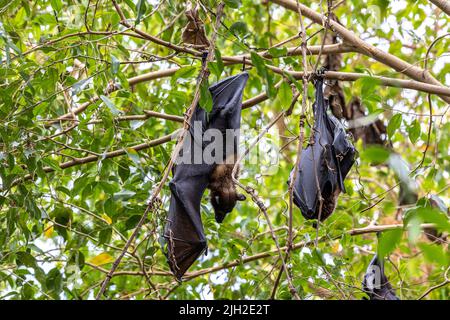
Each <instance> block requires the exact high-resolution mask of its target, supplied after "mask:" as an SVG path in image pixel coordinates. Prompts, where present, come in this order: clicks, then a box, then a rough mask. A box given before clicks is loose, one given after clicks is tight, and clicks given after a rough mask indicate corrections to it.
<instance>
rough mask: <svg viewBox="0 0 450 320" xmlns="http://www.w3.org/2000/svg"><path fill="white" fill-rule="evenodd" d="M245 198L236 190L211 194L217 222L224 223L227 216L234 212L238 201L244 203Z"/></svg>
mask: <svg viewBox="0 0 450 320" xmlns="http://www.w3.org/2000/svg"><path fill="white" fill-rule="evenodd" d="M244 200H245V196H244V195H243V194H240V193H237V192H236V190H231V189H227V190H220V191H218V192H212V193H211V204H212V206H213V208H214V214H215V218H216V221H217V222H218V223H222V222H223V220H224V219H225V217H226V215H227V214H228V213H230V212H231V211H233V209H234V207H235V206H236V203H237V201H244Z"/></svg>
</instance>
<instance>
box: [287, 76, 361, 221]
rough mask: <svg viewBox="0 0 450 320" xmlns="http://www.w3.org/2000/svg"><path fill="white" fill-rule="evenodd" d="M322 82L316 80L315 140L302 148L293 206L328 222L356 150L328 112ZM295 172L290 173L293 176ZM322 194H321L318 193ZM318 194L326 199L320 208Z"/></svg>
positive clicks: (307, 217) (337, 122)
mask: <svg viewBox="0 0 450 320" xmlns="http://www.w3.org/2000/svg"><path fill="white" fill-rule="evenodd" d="M327 109H328V101H327V100H325V99H324V97H323V81H322V80H321V79H318V80H317V81H316V100H315V102H314V120H315V121H314V128H313V130H314V133H313V141H312V143H311V144H309V145H308V146H307V147H306V148H304V149H303V151H302V155H301V158H300V163H299V166H298V168H294V169H293V170H298V174H297V179H296V181H295V183H294V203H295V204H296V205H297V206H298V207H299V208H300V210H301V212H302V215H303V216H304V217H305V218H306V219H319V218H320V220H321V221H323V220H325V219H326V218H327V217H329V216H330V215H331V213H332V212H333V211H334V208H335V206H336V202H337V198H338V195H339V193H340V192H341V191H345V188H344V182H343V180H344V179H345V177H346V175H347V173H348V171H349V170H350V167H351V166H352V164H353V161H354V160H353V159H354V154H355V150H354V148H353V146H352V145H351V143H350V142H349V141H348V140H347V136H346V134H345V129H344V127H343V126H342V124H341V123H340V122H339V120H337V119H336V118H335V117H334V116H333V115H331V114H328V113H327ZM292 174H293V173H291V176H292ZM319 191H320V193H319ZM319 195H320V196H322V198H323V203H322V206H320V202H319Z"/></svg>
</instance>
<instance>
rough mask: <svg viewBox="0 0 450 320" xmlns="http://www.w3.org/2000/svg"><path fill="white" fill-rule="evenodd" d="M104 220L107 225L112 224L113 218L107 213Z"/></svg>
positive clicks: (103, 216)
mask: <svg viewBox="0 0 450 320" xmlns="http://www.w3.org/2000/svg"><path fill="white" fill-rule="evenodd" d="M102 218H103V219H104V220H105V221H106V223H108V224H111V223H112V220H111V218H110V217H109V216H108V215H107V214H106V213H104V214H102Z"/></svg>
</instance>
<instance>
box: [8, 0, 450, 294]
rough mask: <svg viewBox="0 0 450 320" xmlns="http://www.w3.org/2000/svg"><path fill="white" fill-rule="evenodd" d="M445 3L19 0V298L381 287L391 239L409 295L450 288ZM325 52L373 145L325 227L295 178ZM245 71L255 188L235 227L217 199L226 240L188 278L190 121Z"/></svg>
mask: <svg viewBox="0 0 450 320" xmlns="http://www.w3.org/2000/svg"><path fill="white" fill-rule="evenodd" d="M444 2H445V1H428V0H418V1H412V0H398V1H386V0H367V1H358V0H344V1H337V0H328V1H310V0H307V1H303V0H302V1H296V0H272V1H269V0H258V1H251V0H223V2H220V1H216V0H192V1H191V2H189V3H187V2H185V1H174V0H159V1H158V0H112V1H111V0H36V1H27V0H0V17H1V20H0V61H1V64H0V124H1V125H0V297H2V299H95V298H96V297H97V298H100V299H105V298H111V299H219V298H220V299H269V298H276V299H295V298H300V299H362V298H363V297H366V296H367V295H366V293H364V292H363V290H362V288H361V283H362V280H363V278H364V274H365V272H366V269H367V267H368V265H369V263H370V261H371V260H372V257H373V256H374V254H375V253H377V254H378V256H380V257H382V258H383V259H384V261H385V269H386V270H385V272H386V275H387V277H388V279H389V282H390V283H391V285H392V286H393V288H394V289H395V291H396V294H397V296H398V297H400V298H401V299H448V297H449V293H450V290H449V287H448V283H449V282H450V274H449V265H450V255H449V251H448V239H447V238H446V233H449V232H450V221H449V217H448V209H447V208H448V206H449V203H450V202H449V201H450V191H449V190H450V152H449V150H450V148H449V145H450V123H449V122H448V120H449V113H448V109H449V106H450V105H449V103H450V87H449V86H450V73H449V72H450V58H449V52H448V51H449V50H448V48H449V47H450V10H449V7H448V5H447V6H445V3H444ZM194 8H195V11H196V12H197V16H196V17H195V19H194V20H195V21H196V24H195V28H194V29H193V30H194V31H193V33H192V34H187V33H186V30H188V29H189V28H187V25H188V22H189V21H192V20H189V15H186V13H189V12H191V13H192V12H193V11H192V10H194ZM191 9H192V10H191ZM191 27H192V26H191ZM191 27H190V28H191ZM196 28H197V29H196ZM189 30H191V29H189ZM193 42H195V43H194V44H193ZM204 52H209V56H208V61H207V63H206V64H205V65H204V66H205V67H207V69H208V70H206V69H205V68H202V56H203V53H204ZM322 67H325V71H324V74H323V77H324V78H325V80H326V83H327V86H326V89H325V94H326V96H327V98H328V99H329V101H330V106H331V112H333V114H334V115H335V116H336V117H338V118H339V119H341V121H342V122H343V123H344V124H345V126H346V127H347V128H348V131H349V134H351V136H352V137H353V142H354V145H355V147H356V149H357V151H358V153H357V159H356V163H355V164H354V166H353V168H352V170H351V171H350V173H349V175H348V177H347V179H346V180H345V187H346V191H347V192H346V193H343V194H340V196H339V200H338V203H337V206H336V209H335V211H334V213H333V214H332V215H331V217H330V218H328V219H327V220H325V221H324V222H322V223H320V224H318V228H316V226H317V221H314V220H305V219H304V218H303V217H302V215H301V214H300V210H299V209H298V208H297V207H296V206H293V205H292V202H291V201H290V191H289V185H288V183H287V180H288V178H289V174H290V172H291V169H292V167H293V166H294V165H295V164H296V161H297V156H298V151H299V149H300V150H301V148H299V147H298V146H299V145H300V147H301V146H303V147H306V146H307V145H308V143H309V142H310V140H309V137H310V136H311V134H312V133H313V131H312V130H311V128H312V126H313V123H314V118H313V111H312V106H313V102H314V86H313V85H312V80H313V78H314V76H315V75H316V74H317V72H318V71H319V70H320V69H321V68H322ZM242 69H246V70H247V71H248V73H249V79H248V83H247V85H246V88H245V91H244V102H243V110H242V120H241V144H242V150H244V149H245V148H248V147H249V146H250V144H251V143H253V142H255V146H254V147H253V148H251V150H250V151H249V154H248V155H247V156H246V157H245V159H244V160H243V161H242V164H241V170H240V171H241V173H240V177H239V181H240V184H241V185H242V186H245V187H249V189H248V190H250V191H251V193H250V194H249V195H248V196H247V200H246V201H244V202H240V203H239V204H238V206H237V207H236V208H235V209H234V210H233V212H232V213H231V214H229V215H228V216H227V217H226V218H225V220H224V222H223V223H221V224H218V223H217V222H216V221H215V219H214V212H213V210H212V207H211V205H210V203H209V201H208V199H207V197H206V196H205V197H203V201H202V205H201V209H202V210H201V216H202V221H203V225H204V229H205V233H206V237H207V240H208V254H207V255H204V256H201V257H200V258H199V259H198V260H197V261H196V262H195V263H194V265H193V266H192V267H191V268H190V269H189V272H188V273H187V274H186V276H185V279H184V280H183V281H182V282H178V281H177V280H176V279H175V278H174V276H173V275H172V273H171V272H170V269H169V267H168V264H167V261H166V257H165V256H164V254H163V252H162V242H161V235H162V233H163V228H164V225H165V223H166V218H167V211H168V207H169V201H170V190H169V187H168V182H169V181H170V178H171V175H170V169H171V167H172V164H173V163H172V161H171V158H172V153H173V151H174V149H175V147H176V146H177V137H178V135H177V133H180V132H184V131H183V128H185V127H186V119H188V118H187V117H188V116H189V108H190V106H191V105H197V103H196V102H197V100H198V101H199V105H200V106H201V107H202V108H205V109H206V110H210V109H211V106H212V100H211V96H210V94H209V92H208V90H207V88H208V85H210V84H213V83H214V82H216V81H218V80H220V79H222V78H224V77H227V76H230V75H235V74H237V73H239V72H241V70H242ZM275 120H276V121H275ZM180 129H181V131H180ZM266 131H267V132H266ZM258 201H259V202H258ZM149 202H150V203H149ZM144 213H145V214H144ZM291 226H292V229H291V228H290V227H291ZM114 262H116V263H114ZM284 263H285V265H286V269H287V270H288V274H287V275H288V276H286V272H284V268H283V264H284ZM108 275H109V276H111V279H110V281H109V278H108ZM105 279H108V280H107V281H105Z"/></svg>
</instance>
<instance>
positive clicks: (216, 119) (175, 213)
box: [162, 72, 248, 279]
mask: <svg viewBox="0 0 450 320" xmlns="http://www.w3.org/2000/svg"><path fill="white" fill-rule="evenodd" d="M247 79H248V74H247V72H243V73H240V74H238V75H235V76H232V77H228V78H226V79H223V80H221V81H220V82H218V83H216V84H214V85H212V86H211V87H210V88H209V91H210V92H211V95H212V100H213V107H212V110H211V112H210V113H209V114H208V113H207V112H206V111H205V110H204V109H203V108H201V107H200V106H199V105H198V106H197V108H196V109H195V112H194V115H193V117H192V118H191V126H190V130H189V134H188V136H186V139H185V141H184V146H183V150H182V152H183V155H182V157H183V159H191V162H189V161H181V162H180V161H177V163H176V165H175V166H174V168H173V179H172V180H171V181H170V183H169V187H170V191H171V194H172V196H171V199H170V206H169V213H168V217H167V222H166V226H165V229H164V235H163V239H162V240H163V242H164V246H165V248H164V251H165V255H166V257H167V260H168V264H169V266H170V269H171V270H172V272H173V273H174V275H175V276H176V277H177V279H181V277H182V276H183V275H184V274H185V272H186V271H187V270H188V268H189V267H190V266H191V265H192V264H193V263H194V262H195V260H196V259H197V258H198V257H199V256H200V255H201V254H202V253H203V252H205V251H206V249H207V243H206V238H205V233H204V229H203V224H202V220H201V215H200V204H201V200H202V196H203V193H204V192H205V189H206V188H207V186H208V182H209V176H210V174H211V172H212V170H213V168H214V165H215V164H214V163H212V164H209V163H206V162H205V161H204V159H203V157H202V158H201V161H200V163H198V162H194V156H195V155H196V154H197V157H198V150H199V148H198V146H200V151H201V152H202V151H203V150H204V149H205V147H207V146H210V144H212V143H214V142H215V140H214V139H211V140H212V141H210V142H208V141H206V142H204V141H203V139H202V136H203V133H205V132H206V130H208V129H217V130H220V132H221V133H222V134H223V136H225V134H226V129H239V128H240V125H241V109H242V95H243V90H244V88H245V85H246V82H247ZM195 122H197V127H198V124H199V123H201V126H200V127H201V130H200V131H201V133H200V135H199V134H198V130H197V131H196V130H194V127H195ZM223 142H224V143H223V146H224V148H225V145H226V142H225V140H223ZM233 143H234V150H231V152H236V150H237V148H238V141H237V139H235V140H234V141H233ZM195 144H197V146H195ZM180 156H181V155H180ZM226 156H227V155H226V153H224V154H223V158H224V159H225V157H226Z"/></svg>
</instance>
